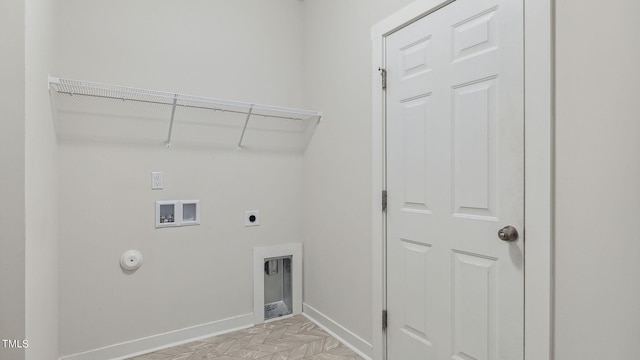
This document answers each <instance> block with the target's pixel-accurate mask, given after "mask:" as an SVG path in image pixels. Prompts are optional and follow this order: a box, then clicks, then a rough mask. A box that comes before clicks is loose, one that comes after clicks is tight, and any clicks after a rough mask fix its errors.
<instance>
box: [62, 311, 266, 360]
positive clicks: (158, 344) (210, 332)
mask: <svg viewBox="0 0 640 360" xmlns="http://www.w3.org/2000/svg"><path fill="white" fill-rule="evenodd" d="M251 326H253V313H249V314H244V315H239V316H234V317H231V318H228V319H223V320H218V321H213V322H210V323H206V324H201V325H196V326H191V327H188V328H184V329H179V330H175V331H170V332H166V333H163V334H158V335H153V336H149V337H145V338H141V339H136V340H131V341H127V342H123V343H120V344H114V345H109V346H105V347H102V348H98V349H93V350H89V351H85V352H81V353H77V354H72V355H65V356H62V357H60V360H122V359H128V358H130V357H133V356H138V355H142V354H146V353H150V352H153V351H158V350H162V349H166V348H168V347H172V346H176V345H181V344H186V343H188V342H192V341H196V340H199V339H204V338H208V337H211V336H216V335H221V334H224V333H228V332H231V331H236V330H240V329H245V328H248V327H251Z"/></svg>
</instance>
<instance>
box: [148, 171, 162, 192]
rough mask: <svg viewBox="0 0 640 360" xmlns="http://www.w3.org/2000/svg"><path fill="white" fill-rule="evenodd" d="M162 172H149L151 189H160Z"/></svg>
mask: <svg viewBox="0 0 640 360" xmlns="http://www.w3.org/2000/svg"><path fill="white" fill-rule="evenodd" d="M163 187H164V186H163V181H162V173H161V172H157V171H154V172H152V173H151V190H162V188H163Z"/></svg>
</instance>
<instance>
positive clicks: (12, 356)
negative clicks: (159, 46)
mask: <svg viewBox="0 0 640 360" xmlns="http://www.w3.org/2000/svg"><path fill="white" fill-rule="evenodd" d="M24 9H25V5H24V2H23V1H19V0H7V1H2V2H0V33H2V34H12V36H4V35H3V36H0V51H1V52H2V54H3V55H2V66H1V67H0V81H2V86H0V98H1V99H2V100H1V101H2V102H1V104H2V106H0V117H1V118H2V131H0V144H2V151H0V167H1V168H2V175H1V176H0V196H1V197H2V199H3V201H5V204H10V206H0V228H1V229H2V235H1V236H0V248H1V249H2V251H0V288H1V289H2V292H3V297H2V303H1V305H0V337H1V338H2V339H12V340H20V341H22V340H23V339H24V337H25V322H24V319H25V282H24V275H25V220H24V214H25V202H24V198H25V173H24V168H25V163H24V161H25V155H24V150H25V126H24V113H25V108H24V102H25V83H24V71H25V62H24V61H25V42H24V33H25V27H24V24H25V16H24ZM5 293H6V294H8V296H4V294H5ZM0 357H1V358H3V359H7V360H17V359H24V351H23V350H22V349H4V348H0Z"/></svg>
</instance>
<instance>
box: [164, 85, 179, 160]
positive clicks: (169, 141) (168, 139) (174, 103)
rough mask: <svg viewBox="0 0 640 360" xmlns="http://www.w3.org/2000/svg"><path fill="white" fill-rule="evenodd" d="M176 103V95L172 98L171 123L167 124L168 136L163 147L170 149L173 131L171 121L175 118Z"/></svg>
mask: <svg viewBox="0 0 640 360" xmlns="http://www.w3.org/2000/svg"><path fill="white" fill-rule="evenodd" d="M177 103H178V94H176V96H175V97H174V98H173V106H172V107H171V122H170V123H169V135H168V136H167V143H166V144H165V146H166V147H167V148H169V149H170V148H171V132H172V131H173V119H174V118H175V116H176V104H177Z"/></svg>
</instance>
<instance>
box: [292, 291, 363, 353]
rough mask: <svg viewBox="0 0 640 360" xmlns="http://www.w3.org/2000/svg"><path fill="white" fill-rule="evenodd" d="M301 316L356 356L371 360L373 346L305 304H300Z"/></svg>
mask: <svg viewBox="0 0 640 360" xmlns="http://www.w3.org/2000/svg"><path fill="white" fill-rule="evenodd" d="M302 315H304V316H305V317H306V318H307V319H309V320H311V321H313V322H314V323H315V324H316V325H318V326H320V327H321V328H322V329H323V330H324V331H326V332H328V333H329V334H330V335H331V336H333V337H334V338H336V339H338V340H339V341H340V342H341V343H343V344H344V345H346V346H347V347H348V348H350V349H351V350H353V351H354V352H356V353H357V354H358V355H360V356H362V357H363V358H365V359H366V360H371V355H372V354H373V345H371V344H370V343H368V342H367V341H365V340H364V339H363V338H361V337H359V336H358V335H356V334H354V333H352V332H351V331H349V330H348V329H347V328H345V327H344V326H342V325H340V324H338V323H337V322H335V321H333V320H332V319H331V318H329V317H327V316H326V315H324V314H323V313H321V312H320V311H318V310H316V309H314V308H313V307H311V306H309V305H307V304H306V303H303V304H302Z"/></svg>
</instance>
